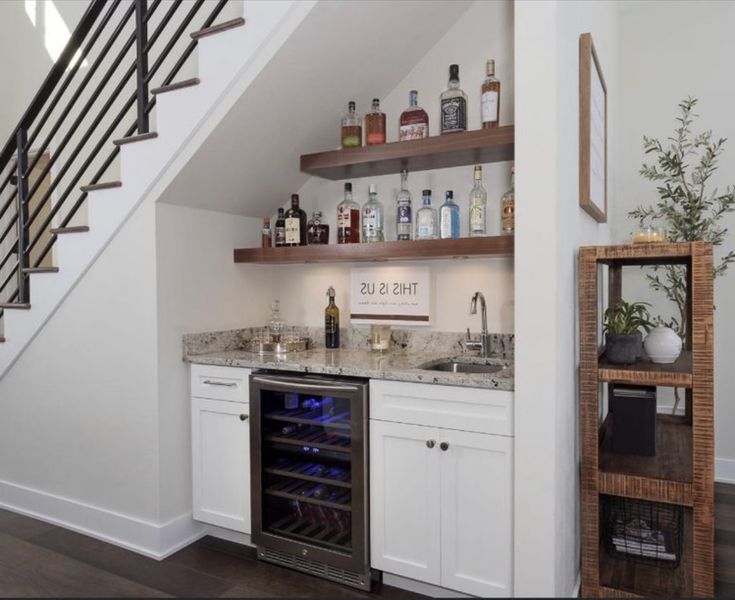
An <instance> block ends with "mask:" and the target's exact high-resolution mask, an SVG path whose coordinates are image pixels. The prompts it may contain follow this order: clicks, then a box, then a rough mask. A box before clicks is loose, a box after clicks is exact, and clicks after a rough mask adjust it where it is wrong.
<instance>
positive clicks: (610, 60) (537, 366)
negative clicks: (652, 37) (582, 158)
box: [515, 1, 620, 596]
mask: <svg viewBox="0 0 735 600" xmlns="http://www.w3.org/2000/svg"><path fill="white" fill-rule="evenodd" d="M584 32H591V33H592V36H593V39H594V42H595V46H596V49H597V52H598V55H599V58H600V61H601V63H602V69H603V72H604V75H605V79H606V82H607V85H608V89H609V90H616V89H618V85H619V83H618V82H619V77H618V54H617V53H618V17H617V7H616V5H615V3H614V2H552V1H548V2H533V1H529V2H516V40H515V41H516V47H515V49H516V64H515V68H516V98H517V100H516V115H517V121H518V127H517V130H516V165H517V171H518V178H517V188H518V189H517V195H518V197H519V198H520V199H521V200H520V201H519V202H518V204H517V208H516V220H517V235H516V256H515V261H516V274H515V297H516V312H515V329H516V358H515V381H516V388H515V398H516V402H515V406H516V415H515V418H516V490H515V491H516V521H515V523H516V525H515V527H516V529H515V532H516V548H515V564H516V573H515V574H516V579H515V581H516V589H515V592H516V594H518V595H520V596H548V595H558V596H569V595H572V594H573V593H574V592H575V585H576V583H577V581H578V573H579V509H578V498H579V480H578V477H579V474H578V471H579V458H578V445H577V438H578V434H577V412H578V403H577V378H578V375H577V372H578V342H577V323H576V314H577V282H576V256H577V248H578V247H579V246H581V245H590V244H605V243H608V242H609V239H610V233H609V226H607V225H598V224H597V223H596V222H595V221H593V220H592V219H591V217H589V216H588V215H587V213H585V212H583V211H582V210H581V209H580V208H579V204H578V185H579V184H578V181H579V173H578V156H579V154H578V152H579V141H578V140H579V110H578V101H579V79H578V77H579V35H580V34H581V33H584ZM608 102H609V104H608V119H609V120H608V132H609V136H610V137H609V140H608V144H609V148H610V149H612V148H614V147H615V144H616V138H615V135H616V127H617V126H618V125H617V124H618V123H619V121H620V113H619V112H618V109H617V105H616V102H615V100H614V98H610V97H609V98H608ZM616 172H617V167H616V164H615V161H614V160H609V163H608V177H609V181H608V187H609V190H613V189H614V185H615V180H616ZM524 198H529V199H533V201H531V200H529V201H527V202H524V201H523V199H524ZM613 204H614V199H613V200H612V202H611V205H613Z"/></svg>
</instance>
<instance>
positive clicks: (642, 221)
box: [628, 98, 735, 338]
mask: <svg viewBox="0 0 735 600" xmlns="http://www.w3.org/2000/svg"><path fill="white" fill-rule="evenodd" d="M696 104H697V99H696V98H687V99H686V100H683V101H682V102H680V103H679V116H678V117H676V120H677V122H678V126H677V127H676V129H675V130H674V135H673V136H671V137H668V138H667V139H666V144H664V143H662V142H661V141H660V140H657V139H654V138H649V137H646V136H644V137H643V148H644V150H645V153H646V154H650V155H652V157H653V158H654V159H655V161H654V162H653V163H651V164H648V163H644V164H643V166H642V167H641V170H640V174H641V175H642V176H643V177H645V178H646V179H648V180H650V181H653V182H655V183H656V191H657V192H658V195H659V200H658V202H656V203H655V204H653V205H651V206H639V207H638V208H637V209H635V210H634V211H631V212H630V213H628V215H629V216H630V217H633V218H634V219H637V220H638V223H639V225H640V226H641V227H648V226H651V227H663V228H664V229H665V230H666V234H667V236H668V239H669V241H671V242H693V241H704V242H712V244H713V245H714V246H721V245H722V244H723V243H724V242H725V239H726V237H727V233H728V230H727V227H725V226H724V224H723V223H722V218H723V217H724V216H725V214H726V213H729V212H732V211H733V210H735V186H732V185H729V186H727V187H726V188H725V190H724V191H723V192H720V191H719V190H718V189H717V188H714V189H713V190H711V191H710V190H708V189H707V183H708V181H709V180H710V178H711V177H712V175H713V173H714V172H715V171H716V170H717V167H718V159H719V156H720V154H721V153H722V150H723V148H724V145H725V142H726V141H727V140H726V138H719V139H715V138H714V137H713V135H712V131H705V132H703V133H698V134H695V133H693V132H692V123H693V121H694V118H695V117H696V116H697V115H696V114H694V112H693V110H694V107H695V106H696ZM734 262H735V252H734V251H730V252H727V253H726V254H724V256H722V258H721V259H720V260H719V261H717V262H716V264H715V267H714V276H715V277H719V276H721V275H724V274H725V273H726V272H727V269H728V266H729V265H730V264H732V263H734ZM647 278H648V281H649V284H650V285H651V287H652V288H653V289H654V290H656V291H660V292H663V293H664V294H665V296H666V297H667V298H668V299H669V300H670V301H671V302H673V303H674V304H676V306H677V308H678V309H679V318H678V319H677V318H673V319H672V320H671V321H670V322H669V325H670V326H672V327H673V328H674V329H675V330H676V331H677V333H679V335H680V336H681V337H682V338H686V330H687V323H686V297H687V290H686V269H685V267H682V266H665V267H655V268H654V272H653V273H649V274H648V275H647Z"/></svg>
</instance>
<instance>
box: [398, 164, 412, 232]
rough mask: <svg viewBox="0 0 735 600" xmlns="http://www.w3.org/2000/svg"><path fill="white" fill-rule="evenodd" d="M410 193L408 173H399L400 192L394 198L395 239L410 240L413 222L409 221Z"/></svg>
mask: <svg viewBox="0 0 735 600" xmlns="http://www.w3.org/2000/svg"><path fill="white" fill-rule="evenodd" d="M411 216H412V215H411V192H409V191H408V171H406V169H403V171H401V191H400V192H398V196H396V239H398V240H401V241H402V240H410V239H411V230H412V229H413V222H412V219H411Z"/></svg>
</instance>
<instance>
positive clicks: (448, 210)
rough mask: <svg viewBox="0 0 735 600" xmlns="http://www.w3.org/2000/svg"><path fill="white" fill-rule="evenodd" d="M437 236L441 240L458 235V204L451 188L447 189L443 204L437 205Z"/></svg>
mask: <svg viewBox="0 0 735 600" xmlns="http://www.w3.org/2000/svg"><path fill="white" fill-rule="evenodd" d="M439 237H440V238H441V239H443V240H446V239H452V240H456V239H457V238H458V237H459V206H458V205H457V203H456V202H455V201H454V192H453V191H452V190H447V194H446V199H445V200H444V204H442V205H441V206H440V207H439Z"/></svg>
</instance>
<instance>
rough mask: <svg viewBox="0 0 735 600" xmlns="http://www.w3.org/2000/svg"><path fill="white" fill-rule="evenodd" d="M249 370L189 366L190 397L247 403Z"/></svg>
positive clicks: (248, 396)
mask: <svg viewBox="0 0 735 600" xmlns="http://www.w3.org/2000/svg"><path fill="white" fill-rule="evenodd" d="M249 378H250V369H242V368H240V367H216V366H210V365H191V395H192V396H194V397H195V398H211V399H213V400H229V401H231V402H249V401H250V395H249V392H248V389H249V383H250V382H249Z"/></svg>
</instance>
